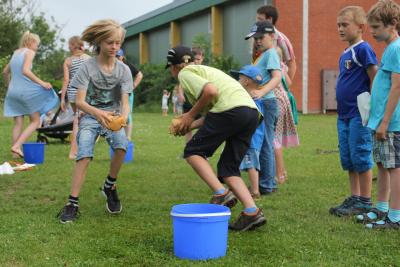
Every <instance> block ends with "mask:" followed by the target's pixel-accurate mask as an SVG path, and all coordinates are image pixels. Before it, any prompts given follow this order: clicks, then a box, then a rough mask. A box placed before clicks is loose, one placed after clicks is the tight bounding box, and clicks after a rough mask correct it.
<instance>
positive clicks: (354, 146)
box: [337, 117, 373, 173]
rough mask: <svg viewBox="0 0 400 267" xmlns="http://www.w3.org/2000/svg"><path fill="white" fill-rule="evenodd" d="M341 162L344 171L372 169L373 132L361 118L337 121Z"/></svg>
mask: <svg viewBox="0 0 400 267" xmlns="http://www.w3.org/2000/svg"><path fill="white" fill-rule="evenodd" d="M337 129H338V137H339V152H340V162H341V164H342V168H343V170H346V171H352V172H359V173H360V172H365V171H368V170H369V169H371V168H372V166H373V161H372V132H371V130H370V129H369V128H367V127H364V126H363V125H362V123H361V117H354V118H350V119H338V121H337Z"/></svg>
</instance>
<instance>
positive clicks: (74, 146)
mask: <svg viewBox="0 0 400 267" xmlns="http://www.w3.org/2000/svg"><path fill="white" fill-rule="evenodd" d="M71 105H72V104H71ZM74 106H75V105H74ZM73 109H74V108H73ZM75 110H76V108H75ZM78 127H79V126H78V115H77V114H75V115H74V120H73V123H72V134H71V147H70V150H69V158H70V159H75V158H76V153H77V151H78V144H77V142H76V136H77V134H78Z"/></svg>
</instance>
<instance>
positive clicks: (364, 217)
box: [356, 208, 388, 224]
mask: <svg viewBox="0 0 400 267" xmlns="http://www.w3.org/2000/svg"><path fill="white" fill-rule="evenodd" d="M370 212H373V213H375V215H376V218H375V219H371V218H370V217H369V216H368V213H370ZM387 214H388V213H387V212H384V211H380V210H378V209H377V208H372V209H371V210H370V211H369V212H365V213H363V214H360V215H357V216H356V222H358V223H362V224H368V223H373V222H376V221H382V220H385V218H386V216H387Z"/></svg>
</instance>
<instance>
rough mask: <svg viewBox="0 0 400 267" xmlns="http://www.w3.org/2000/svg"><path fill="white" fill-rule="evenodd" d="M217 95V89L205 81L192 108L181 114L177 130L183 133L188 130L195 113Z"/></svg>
mask: <svg viewBox="0 0 400 267" xmlns="http://www.w3.org/2000/svg"><path fill="white" fill-rule="evenodd" d="M217 95H218V89H217V87H216V86H215V85H214V84H212V83H207V84H206V85H204V87H203V90H202V92H201V95H200V97H199V98H198V100H197V101H196V103H195V104H194V105H193V107H192V109H191V110H189V112H187V113H185V114H183V115H182V116H181V119H182V121H181V126H180V128H179V132H181V133H183V134H184V133H187V132H188V131H190V126H191V125H192V122H193V121H194V118H195V117H196V115H197V114H199V113H200V111H202V110H203V109H204V108H205V107H206V106H207V105H208V104H210V103H211V101H212V100H213V99H214V98H215V97H216V96H217Z"/></svg>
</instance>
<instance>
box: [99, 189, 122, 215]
mask: <svg viewBox="0 0 400 267" xmlns="http://www.w3.org/2000/svg"><path fill="white" fill-rule="evenodd" d="M100 190H101V193H102V194H103V196H104V197H105V198H106V199H107V202H106V209H107V211H108V212H109V213H111V214H116V213H120V212H121V210H122V205H121V202H120V201H119V198H118V194H117V188H116V186H115V185H113V186H112V187H111V188H104V187H103V188H100Z"/></svg>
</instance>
